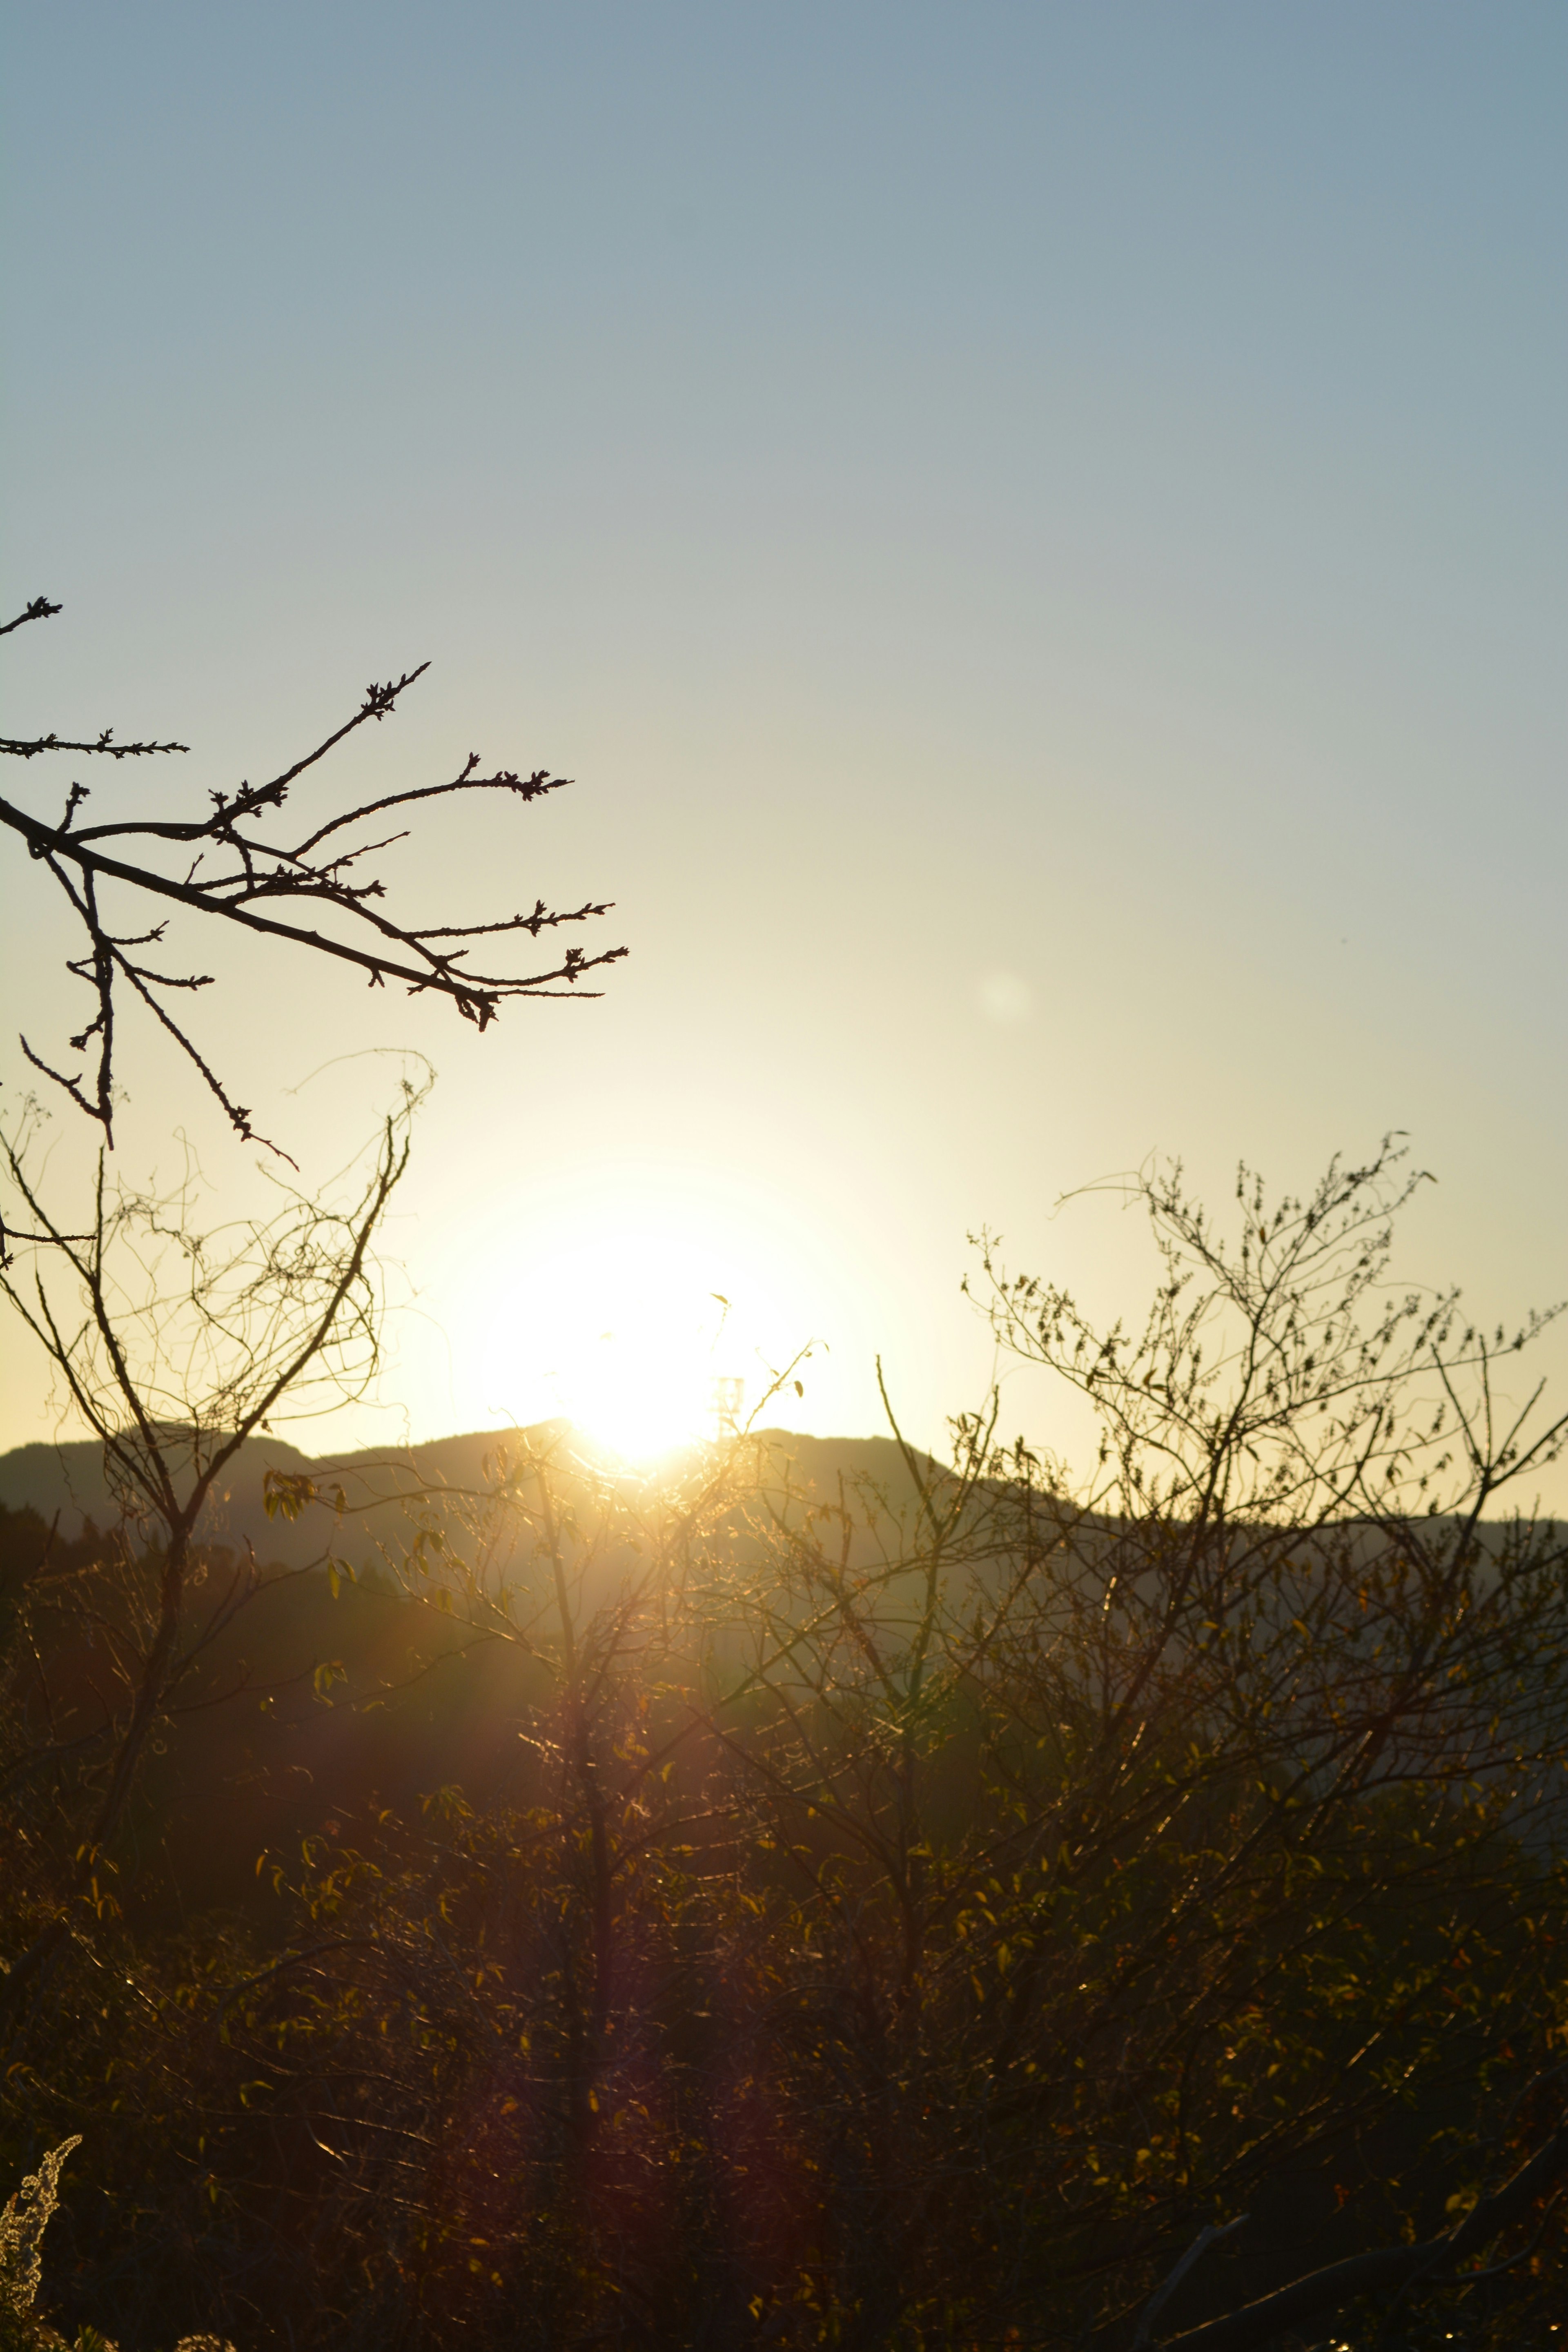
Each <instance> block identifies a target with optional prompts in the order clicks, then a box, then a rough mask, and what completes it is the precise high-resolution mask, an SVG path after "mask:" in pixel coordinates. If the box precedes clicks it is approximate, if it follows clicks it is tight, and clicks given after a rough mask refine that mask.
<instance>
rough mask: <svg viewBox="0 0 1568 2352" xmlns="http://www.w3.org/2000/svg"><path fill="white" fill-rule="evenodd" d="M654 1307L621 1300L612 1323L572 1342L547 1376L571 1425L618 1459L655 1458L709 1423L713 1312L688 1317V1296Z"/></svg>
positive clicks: (715, 1330) (704, 1433) (717, 1324)
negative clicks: (620, 1309) (659, 1309)
mask: <svg viewBox="0 0 1568 2352" xmlns="http://www.w3.org/2000/svg"><path fill="white" fill-rule="evenodd" d="M682 1304H683V1305H684V1307H685V1308H686V1312H684V1313H683V1312H682V1311H681V1307H680V1306H678V1305H676V1303H675V1302H673V1301H672V1302H669V1303H668V1304H667V1306H666V1307H665V1310H664V1311H663V1312H662V1313H659V1312H654V1313H651V1314H650V1313H649V1312H647V1309H646V1307H632V1306H630V1305H629V1304H628V1306H627V1307H626V1311H624V1312H623V1313H621V1314H620V1315H619V1316H617V1317H616V1320H615V1322H614V1323H611V1324H607V1325H605V1327H604V1328H602V1329H600V1330H598V1331H596V1332H595V1333H594V1334H593V1336H592V1337H590V1338H588V1339H584V1341H583V1342H582V1343H581V1344H579V1345H578V1346H577V1347H575V1348H574V1349H573V1350H572V1351H571V1353H570V1355H569V1356H568V1358H567V1359H566V1360H565V1361H564V1362H563V1364H562V1365H561V1367H560V1369H559V1370H558V1371H557V1373H556V1376H555V1379H556V1385H557V1388H558V1391H559V1394H560V1399H561V1405H562V1410H563V1412H565V1414H566V1416H567V1418H568V1419H569V1420H570V1421H571V1423H573V1425H574V1428H576V1429H577V1430H579V1431H580V1432H581V1433H582V1434H583V1435H584V1437H586V1438H589V1439H591V1440H592V1441H593V1442H594V1443H595V1444H597V1445H599V1446H601V1447H603V1448H605V1450H606V1451H607V1452H609V1453H611V1454H616V1455H617V1456H618V1457H619V1458H620V1459H621V1460H623V1461H626V1462H631V1463H637V1464H647V1463H652V1462H655V1461H658V1460H659V1459H662V1458H663V1457H665V1456H668V1455H669V1454H675V1453H678V1452H679V1451H680V1450H681V1449H682V1448H684V1447H686V1446H689V1445H690V1444H694V1443H695V1442H696V1441H697V1440H698V1439H700V1438H702V1437H708V1436H711V1435H712V1434H713V1433H714V1431H715V1427H716V1409H715V1398H716V1396H717V1395H718V1394H719V1393H720V1391H719V1390H718V1388H717V1381H719V1380H720V1379H721V1377H722V1375H721V1374H720V1373H718V1371H717V1370H716V1362H717V1358H716V1354H715V1349H716V1345H717V1342H718V1339H719V1335H720V1331H721V1315H720V1308H719V1306H718V1304H717V1303H716V1302H714V1301H711V1300H710V1305H711V1306H712V1307H713V1316H712V1318H711V1319H709V1320H708V1328H706V1330H705V1329H704V1328H703V1323H704V1319H705V1318H701V1317H697V1318H696V1319H695V1320H693V1319H692V1318H691V1312H690V1310H691V1307H692V1306H693V1305H694V1302H691V1301H686V1302H682Z"/></svg>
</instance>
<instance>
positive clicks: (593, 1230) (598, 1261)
mask: <svg viewBox="0 0 1568 2352" xmlns="http://www.w3.org/2000/svg"><path fill="white" fill-rule="evenodd" d="M798 1224H799V1221H798V1220H797V1219H795V1212H794V1209H793V1206H790V1207H789V1208H788V1210H787V1213H786V1212H784V1211H781V1210H780V1208H779V1207H778V1205H777V1204H776V1203H775V1202H773V1199H772V1196H771V1195H766V1194H761V1195H760V1194H758V1193H756V1192H749V1191H748V1190H747V1189H746V1188H745V1187H743V1186H741V1185H738V1184H736V1183H735V1182H734V1181H731V1180H730V1179H728V1178H726V1177H725V1176H724V1175H723V1174H722V1172H716V1171H712V1170H710V1169H708V1168H705V1167H703V1166H701V1165H700V1164H694V1163H689V1162H679V1163H671V1164H661V1163H657V1162H644V1161H637V1160H627V1161H624V1162H619V1163H616V1164H615V1165H613V1166H610V1167H605V1168H602V1169H598V1170H594V1171H584V1172H583V1173H581V1174H579V1175H578V1176H577V1177H576V1179H575V1180H574V1181H573V1182H572V1183H571V1184H570V1185H567V1184H566V1183H565V1182H564V1181H552V1182H551V1183H550V1184H548V1185H547V1184H545V1183H543V1182H535V1183H534V1184H532V1185H531V1186H530V1187H529V1188H528V1189H526V1190H521V1191H520V1192H519V1193H518V1194H517V1195H515V1196H514V1198H513V1201H512V1202H511V1203H510V1204H509V1209H508V1213H507V1215H506V1217H505V1219H504V1220H503V1219H501V1218H500V1216H497V1217H496V1218H494V1219H492V1220H490V1221H488V1222H487V1221H485V1220H482V1219H477V1220H475V1221H474V1222H473V1223H471V1224H470V1225H469V1226H468V1228H467V1230H466V1233H465V1234H464V1236H463V1250H462V1260H463V1274H464V1277H465V1278H464V1283H463V1287H464V1289H465V1290H466V1292H467V1297H468V1313H467V1316H466V1317H465V1322H466V1326H467V1328H465V1329H462V1330H460V1331H459V1332H458V1334H456V1335H454V1336H456V1337H457V1338H458V1342H459V1354H460V1360H463V1361H465V1362H467V1363H468V1364H471V1365H475V1366H478V1367H479V1368H480V1369H479V1378H478V1379H477V1380H476V1381H475V1388H476V1390H477V1391H478V1393H479V1396H480V1397H481V1398H482V1401H483V1410H484V1412H485V1414H486V1416H487V1418H495V1419H500V1417H502V1416H504V1418H505V1419H506V1421H507V1423H509V1425H510V1426H512V1427H514V1428H528V1427H531V1426H532V1425H533V1424H535V1423H539V1422H542V1421H547V1420H551V1419H553V1418H559V1419H561V1420H563V1421H566V1422H570V1423H572V1425H573V1427H574V1429H575V1430H576V1432H577V1433H579V1435H580V1437H581V1439H582V1440H583V1442H584V1444H586V1445H588V1446H590V1447H591V1448H593V1449H594V1450H595V1452H597V1453H600V1454H604V1455H605V1456H608V1457H611V1458H613V1459H614V1460H616V1461H618V1462H623V1463H626V1464H627V1465H633V1466H635V1467H637V1468H638V1469H642V1468H652V1467H653V1466H654V1465H658V1463H660V1462H661V1461H664V1460H668V1458H670V1457H671V1456H674V1455H676V1454H679V1453H681V1452H682V1451H684V1450H685V1449H688V1448H689V1447H692V1446H694V1445H698V1444H702V1443H703V1442H704V1441H711V1440H713V1439H714V1438H716V1437H719V1436H721V1435H723V1434H724V1433H726V1432H727V1431H728V1430H730V1429H732V1428H743V1427H744V1426H745V1425H746V1424H747V1423H748V1422H750V1421H751V1420H752V1418H753V1416H755V1415H758V1414H761V1415H763V1419H764V1420H765V1419H766V1417H767V1415H768V1414H769V1413H770V1412H775V1411H783V1410H784V1407H785V1402H786V1400H787V1406H788V1410H789V1412H790V1413H791V1416H792V1418H793V1415H794V1412H795V1408H796V1406H797V1405H798V1402H799V1392H798V1391H797V1390H796V1388H795V1371H796V1362H795V1360H796V1359H797V1358H799V1357H801V1356H802V1354H803V1351H805V1352H809V1351H810V1346H811V1342H812V1341H813V1339H814V1336H815V1335H814V1333H813V1331H812V1329H811V1328H810V1323H809V1320H808V1318H809V1317H810V1315H811V1311H812V1310H811V1307H810V1306H809V1305H808V1304H807V1294H808V1292H809V1291H810V1289H811V1287H812V1285H813V1283H814V1282H815V1283H816V1286H817V1288H818V1289H820V1288H821V1287H822V1280H821V1269H820V1267H819V1266H818V1265H816V1261H815V1258H814V1255H813V1250H814V1247H815V1246H816V1244H815V1238H814V1237H815V1228H813V1229H812V1230H811V1232H810V1233H809V1234H808V1233H806V1232H805V1231H804V1230H801V1229H797V1228H798ZM817 1255H820V1250H819V1249H818V1251H817ZM833 1276H834V1283H833V1286H834V1289H835V1291H836V1292H837V1290H838V1289H841V1288H842V1286H843V1282H844V1279H845V1277H844V1275H843V1271H842V1269H841V1268H839V1267H838V1266H837V1264H836V1265H835V1266H834V1268H833ZM781 1366H788V1367H789V1374H788V1376H787V1377H785V1376H784V1375H781V1373H780V1371H779V1370H778V1369H777V1368H778V1367H781ZM813 1378H814V1380H815V1374H814V1375H813ZM781 1379H783V1381H784V1384H783V1386H781Z"/></svg>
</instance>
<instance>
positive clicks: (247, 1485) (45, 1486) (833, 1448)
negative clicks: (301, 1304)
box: [0, 1422, 923, 1567]
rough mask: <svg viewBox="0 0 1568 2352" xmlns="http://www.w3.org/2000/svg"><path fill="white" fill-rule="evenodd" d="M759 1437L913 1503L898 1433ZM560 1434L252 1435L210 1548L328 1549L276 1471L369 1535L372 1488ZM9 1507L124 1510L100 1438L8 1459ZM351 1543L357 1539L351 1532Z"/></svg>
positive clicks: (807, 1477) (72, 1513)
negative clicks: (309, 1445) (336, 1449)
mask: <svg viewBox="0 0 1568 2352" xmlns="http://www.w3.org/2000/svg"><path fill="white" fill-rule="evenodd" d="M758 1434H759V1437H760V1440H761V1442H762V1443H763V1445H764V1446H765V1447H766V1448H767V1450H768V1453H769V1455H770V1459H771V1460H772V1461H773V1463H775V1464H777V1465H780V1466H782V1465H784V1463H786V1462H787V1463H790V1464H792V1465H794V1475H795V1477H796V1478H797V1479H798V1480H800V1481H801V1482H802V1483H804V1484H806V1485H809V1486H815V1487H816V1490H817V1491H818V1492H819V1493H822V1494H825V1495H826V1494H836V1493H837V1486H838V1482H839V1480H840V1478H843V1479H845V1480H847V1481H861V1480H870V1481H871V1482H872V1483H873V1484H875V1485H876V1486H880V1487H882V1488H885V1489H886V1491H887V1492H888V1494H889V1499H890V1500H891V1501H892V1502H893V1503H894V1505H895V1507H897V1506H900V1505H903V1504H905V1503H907V1502H909V1501H910V1500H912V1499H913V1492H912V1488H911V1486H910V1477H909V1474H908V1472H907V1470H906V1469H905V1467H904V1463H903V1458H902V1456H901V1454H900V1451H899V1447H898V1445H897V1444H896V1442H895V1441H894V1440H893V1439H892V1438H890V1437H812V1436H807V1435H804V1434H801V1433H796V1432H794V1431H791V1430H784V1429H770V1430H765V1431H762V1432H760V1433H758ZM552 1436H558V1437H560V1436H563V1437H568V1438H569V1436H570V1432H569V1429H568V1428H567V1426H566V1425H565V1424H563V1423H553V1422H546V1423H539V1424H537V1425H536V1426H535V1427H534V1428H533V1429H531V1430H520V1429H505V1430H483V1431H479V1430H474V1431H468V1432H465V1433H462V1434H461V1435H458V1436H454V1437H439V1438H435V1439H433V1440H432V1441H431V1442H430V1443H429V1444H426V1445H415V1446H384V1447H376V1448H371V1449H367V1450H366V1451H363V1452H361V1453H356V1454H322V1455H320V1456H311V1455H310V1454H302V1453H301V1452H300V1449H299V1447H298V1446H294V1445H289V1444H287V1443H286V1442H285V1441H284V1440H282V1439H280V1438H276V1437H253V1438H250V1439H249V1440H247V1444H245V1446H244V1447H243V1448H242V1450H241V1452H240V1453H239V1454H238V1455H237V1457H236V1459H235V1461H234V1462H233V1464H232V1465H230V1468H229V1471H228V1473H227V1475H226V1478H225V1480H224V1482H223V1485H222V1486H221V1488H220V1489H219V1491H218V1492H217V1493H216V1495H215V1496H214V1499H213V1503H212V1507H211V1508H210V1509H209V1511H208V1512H207V1514H206V1516H205V1519H204V1521H203V1523H202V1527H201V1529H200V1533H201V1534H202V1536H203V1537H205V1539H206V1540H207V1541H209V1542H212V1543H224V1544H230V1545H233V1546H234V1547H235V1549H241V1548H242V1547H243V1546H244V1545H245V1544H246V1543H247V1542H249V1543H250V1544H251V1545H253V1546H254V1548H255V1550H256V1553H257V1557H258V1559H261V1560H264V1561H277V1562H279V1564H281V1565H283V1566H286V1567H299V1566H303V1565H304V1564H305V1563H306V1562H307V1561H309V1560H310V1559H315V1558H316V1557H317V1556H318V1554H319V1553H320V1551H321V1544H322V1532H323V1530H322V1524H321V1521H320V1519H318V1518H313V1517H310V1516H309V1515H308V1516H307V1517H305V1518H303V1519H301V1520H300V1521H298V1522H294V1523H290V1522H289V1521H288V1520H287V1519H284V1518H281V1517H278V1518H270V1519H269V1518H268V1516H267V1511H266V1507H265V1505H264V1503H263V1500H262V1494H263V1481H264V1479H265V1476H266V1473H267V1472H268V1470H285V1471H289V1472H292V1473H296V1474H301V1473H302V1474H307V1475H310V1474H314V1475H325V1474H327V1473H330V1472H335V1473H338V1474H341V1475H342V1484H343V1486H344V1490H345V1493H346V1495H347V1496H348V1499H349V1504H350V1508H349V1510H348V1512H347V1514H346V1520H345V1524H346V1526H347V1527H348V1528H350V1529H351V1530H352V1529H354V1528H358V1529H359V1530H360V1531H362V1532H363V1534H365V1535H368V1534H369V1533H370V1523H369V1522H368V1521H366V1520H363V1519H362V1518H361V1517H360V1514H359V1513H358V1512H357V1511H356V1510H355V1509H354V1507H353V1506H354V1505H355V1504H356V1503H357V1502H361V1501H362V1500H363V1498H364V1496H366V1494H367V1492H368V1491H369V1489H370V1488H371V1486H372V1485H373V1484H374V1486H376V1487H378V1488H382V1489H385V1488H386V1487H388V1486H397V1487H404V1486H405V1484H411V1483H426V1484H429V1485H432V1486H458V1487H468V1488H473V1487H478V1486H481V1485H482V1484H483V1483H484V1465H485V1460H486V1457H487V1456H488V1455H490V1454H494V1453H495V1452H496V1450H497V1448H498V1447H501V1446H506V1445H516V1444H519V1443H520V1442H521V1440H523V1439H525V1438H528V1437H531V1438H534V1439H536V1440H537V1439H540V1438H547V1437H552ZM922 1458H923V1457H922ZM378 1473H379V1474H381V1475H379V1476H378V1475H375V1474H378ZM0 1507H4V1508H5V1509H6V1510H11V1511H17V1510H21V1509H23V1508H25V1507H30V1508H31V1509H33V1510H35V1511H37V1513H38V1515H39V1517H41V1518H43V1519H44V1520H46V1521H48V1520H52V1519H53V1518H54V1517H55V1514H56V1512H57V1511H58V1513H59V1515H60V1528H61V1532H62V1533H63V1534H65V1535H66V1536H68V1537H74V1536H75V1535H77V1534H79V1531H80V1529H81V1527H82V1525H83V1523H84V1522H85V1521H86V1520H88V1519H91V1520H93V1521H94V1522H95V1523H96V1524H97V1525H98V1526H99V1527H103V1526H106V1525H108V1524H109V1523H110V1522H111V1521H112V1519H113V1518H114V1516H115V1511H114V1504H113V1500H112V1497H111V1496H110V1491H109V1488H108V1486H106V1484H105V1482H104V1476H103V1463H102V1450H101V1448H100V1446H99V1445H98V1444H96V1443H94V1442H92V1441H91V1440H80V1441H73V1442H71V1443H68V1444H59V1445H47V1444H34V1445H18V1446H16V1447H14V1448H13V1449H12V1451H11V1452H10V1453H8V1454H0ZM348 1539H349V1540H350V1541H351V1542H352V1540H353V1537H352V1534H351V1536H350V1537H349V1538H348Z"/></svg>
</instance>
